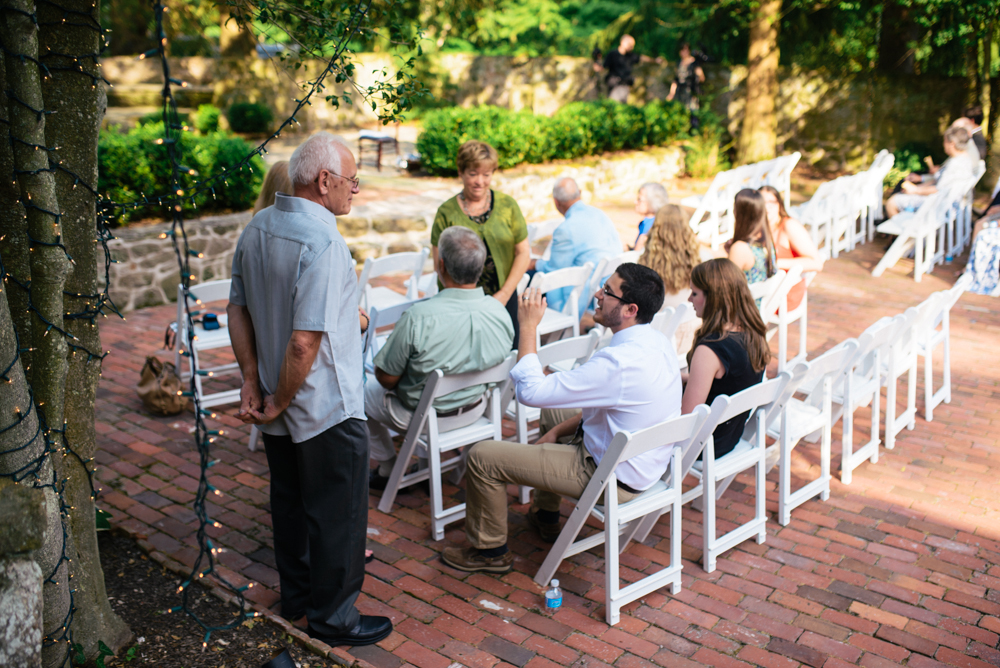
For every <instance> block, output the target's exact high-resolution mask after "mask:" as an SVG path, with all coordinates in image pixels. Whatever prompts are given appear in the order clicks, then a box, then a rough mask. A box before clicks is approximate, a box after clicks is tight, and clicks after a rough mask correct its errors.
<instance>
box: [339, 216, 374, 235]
mask: <svg viewBox="0 0 1000 668" xmlns="http://www.w3.org/2000/svg"><path fill="white" fill-rule="evenodd" d="M371 226H372V221H371V220H370V219H369V218H367V217H364V216H337V229H338V230H340V233H341V234H342V235H343V236H344V238H350V237H360V236H361V235H363V234H365V233H366V232H368V230H370V229H371Z"/></svg>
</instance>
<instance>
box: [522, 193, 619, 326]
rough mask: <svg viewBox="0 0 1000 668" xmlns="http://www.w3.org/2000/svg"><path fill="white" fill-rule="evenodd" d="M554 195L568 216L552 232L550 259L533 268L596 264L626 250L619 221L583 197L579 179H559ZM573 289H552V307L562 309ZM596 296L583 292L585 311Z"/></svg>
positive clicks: (534, 263)
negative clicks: (618, 224) (585, 200)
mask: <svg viewBox="0 0 1000 668" xmlns="http://www.w3.org/2000/svg"><path fill="white" fill-rule="evenodd" d="M552 199H553V200H554V201H555V205H556V209H557V210H558V211H559V213H561V214H562V215H563V216H565V220H563V222H562V223H561V224H560V225H559V227H557V228H556V231H555V232H553V233H552V251H551V253H550V254H549V259H547V260H546V259H541V260H537V261H533V266H532V267H531V268H532V269H534V270H535V271H542V272H550V271H555V270H556V269H565V268H566V267H582V266H583V265H585V264H587V263H588V262H592V263H593V264H594V267H595V268H596V266H597V264H598V263H599V262H600V261H601V260H603V259H604V258H606V257H614V256H616V255H618V254H620V253H621V252H622V241H621V238H620V237H619V236H618V230H616V229H615V224H614V223H612V222H611V219H610V218H608V216H607V214H605V213H604V212H603V211H601V210H600V209H598V208H596V207H593V206H590V205H589V204H584V203H583V202H582V201H580V186H578V185H577V184H576V181H574V180H573V179H572V178H570V177H568V176H564V177H562V178H560V179H558V180H557V181H556V185H555V187H554V188H552ZM571 291H572V289H571V288H559V289H558V290H553V291H552V292H550V293H548V294H547V295H546V299H547V300H548V304H549V308H551V309H555V310H556V311H561V310H562V309H563V307H564V306H565V305H566V300H567V299H569V294H570V292H571ZM592 297H593V295H581V296H580V310H579V312H580V313H581V314H582V313H583V312H584V310H586V305H587V303H588V302H589V301H590V300H591V298H592Z"/></svg>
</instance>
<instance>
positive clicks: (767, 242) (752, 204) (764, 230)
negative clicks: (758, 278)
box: [726, 188, 776, 276]
mask: <svg viewBox="0 0 1000 668" xmlns="http://www.w3.org/2000/svg"><path fill="white" fill-rule="evenodd" d="M733 218H734V219H735V221H734V223H733V238H732V239H731V240H729V241H727V242H726V251H727V252H728V251H729V247H730V246H732V245H733V243H734V242H736V241H743V242H745V243H747V244H752V243H757V244H760V245H762V246H763V247H764V250H765V251H767V275H768V276H772V275H774V271H775V267H774V258H775V255H776V254H775V251H774V240H773V239H771V226H770V225H768V224H767V207H766V205H765V204H764V196H763V195H761V194H760V193H759V192H757V191H756V190H751V189H750V188H744V189H743V190H741V191H739V192H738V193H736V201H735V202H734V203H733Z"/></svg>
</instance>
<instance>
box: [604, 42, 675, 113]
mask: <svg viewBox="0 0 1000 668" xmlns="http://www.w3.org/2000/svg"><path fill="white" fill-rule="evenodd" d="M651 62H654V60H653V58H650V57H649V56H647V55H644V54H643V55H640V54H638V53H636V52H635V38H634V37H632V35H622V38H621V41H620V42H619V43H618V48H617V49H615V50H614V51H608V53H607V54H605V56H604V60H603V61H602V62H600V63H598V62H596V60H595V62H594V71H595V72H606V74H605V75H604V82H605V83H606V84H607V85H608V99H611V100H614V101H615V102H627V101H628V94H629V92H630V91H631V90H632V84H634V83H635V77H634V76H633V75H632V68H633V67H635V65H636V64H637V63H651ZM655 62H657V63H659V64H660V65H663V64H664V63H665V62H666V61H664V60H663V57H662V56H659V57H657V58H656V60H655Z"/></svg>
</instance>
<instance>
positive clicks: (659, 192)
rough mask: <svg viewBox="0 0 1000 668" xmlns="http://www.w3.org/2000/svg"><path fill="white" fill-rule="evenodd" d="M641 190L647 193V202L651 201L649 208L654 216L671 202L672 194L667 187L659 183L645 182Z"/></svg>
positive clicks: (640, 187)
mask: <svg viewBox="0 0 1000 668" xmlns="http://www.w3.org/2000/svg"><path fill="white" fill-rule="evenodd" d="M639 192H641V193H644V194H645V195H646V202H648V203H649V209H650V211H652V212H653V215H654V216H655V215H656V212H657V211H659V210H660V209H662V208H663V207H665V206H666V205H667V204H669V203H670V195H669V194H668V193H667V189H666V188H664V187H663V186H662V185H661V184H659V183H655V182H650V183H644V184H642V185H641V186H639Z"/></svg>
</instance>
